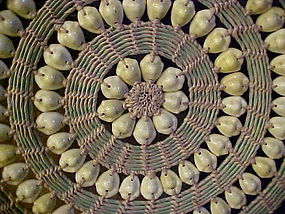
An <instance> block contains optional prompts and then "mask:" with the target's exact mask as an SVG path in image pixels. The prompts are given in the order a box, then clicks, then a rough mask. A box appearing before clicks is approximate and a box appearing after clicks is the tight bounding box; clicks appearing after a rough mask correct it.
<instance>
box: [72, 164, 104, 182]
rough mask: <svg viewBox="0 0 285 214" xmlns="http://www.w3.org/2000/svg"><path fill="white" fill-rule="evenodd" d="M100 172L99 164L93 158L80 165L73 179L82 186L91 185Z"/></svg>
mask: <svg viewBox="0 0 285 214" xmlns="http://www.w3.org/2000/svg"><path fill="white" fill-rule="evenodd" d="M99 172H100V165H99V164H96V163H95V162H94V161H93V160H90V161H88V162H86V163H84V164H83V165H82V167H81V168H80V169H79V170H78V171H77V172H76V174H75V180H76V182H77V183H79V184H81V186H82V187H90V186H93V185H94V184H95V182H96V180H97V177H98V175H99Z"/></svg>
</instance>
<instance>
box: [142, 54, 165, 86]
mask: <svg viewBox="0 0 285 214" xmlns="http://www.w3.org/2000/svg"><path fill="white" fill-rule="evenodd" d="M163 66H164V64H163V62H162V61H161V58H160V57H159V56H157V55H152V54H147V55H145V56H144V58H143V59H142V60H141V61H140V67H141V72H142V76H143V79H144V80H145V81H146V82H148V81H155V80H157V79H158V78H159V76H160V74H161V72H162V70H163Z"/></svg>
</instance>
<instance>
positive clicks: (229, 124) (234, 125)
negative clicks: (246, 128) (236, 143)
mask: <svg viewBox="0 0 285 214" xmlns="http://www.w3.org/2000/svg"><path fill="white" fill-rule="evenodd" d="M216 126H217V128H218V130H219V131H220V132H221V133H222V134H223V135H225V136H227V137H232V136H237V135H239V134H240V131H241V129H242V124H241V122H240V120H239V119H238V118H236V117H232V116H221V117H219V118H218V120H217V125H216Z"/></svg>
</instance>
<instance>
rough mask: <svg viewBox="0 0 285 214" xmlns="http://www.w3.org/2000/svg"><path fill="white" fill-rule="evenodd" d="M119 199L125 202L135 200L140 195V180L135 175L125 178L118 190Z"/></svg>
mask: <svg viewBox="0 0 285 214" xmlns="http://www.w3.org/2000/svg"><path fill="white" fill-rule="evenodd" d="M119 192H120V194H121V197H122V198H123V199H125V200H130V201H132V200H135V199H136V198H137V197H139V195H140V180H139V178H138V176H136V175H129V176H127V177H126V178H125V179H124V180H123V182H122V184H121V186H120V189H119Z"/></svg>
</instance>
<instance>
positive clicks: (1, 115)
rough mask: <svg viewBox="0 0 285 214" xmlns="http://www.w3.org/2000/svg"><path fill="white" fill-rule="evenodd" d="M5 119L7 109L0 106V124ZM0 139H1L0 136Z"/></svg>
mask: <svg viewBox="0 0 285 214" xmlns="http://www.w3.org/2000/svg"><path fill="white" fill-rule="evenodd" d="M6 118H7V109H6V108H5V107H4V106H2V105H0V122H1V121H3V120H5V119H6ZM0 127H1V126H0ZM0 133H1V131H0ZM0 138H1V134H0ZM0 141H1V140H0Z"/></svg>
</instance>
